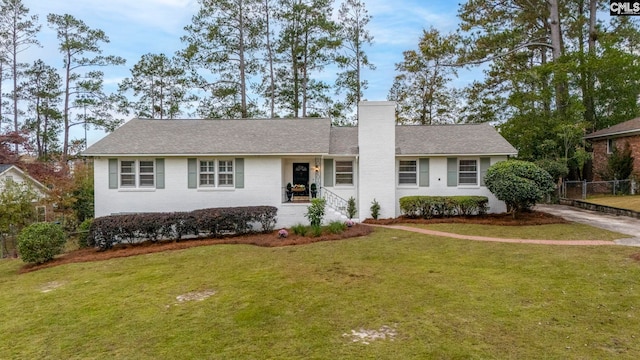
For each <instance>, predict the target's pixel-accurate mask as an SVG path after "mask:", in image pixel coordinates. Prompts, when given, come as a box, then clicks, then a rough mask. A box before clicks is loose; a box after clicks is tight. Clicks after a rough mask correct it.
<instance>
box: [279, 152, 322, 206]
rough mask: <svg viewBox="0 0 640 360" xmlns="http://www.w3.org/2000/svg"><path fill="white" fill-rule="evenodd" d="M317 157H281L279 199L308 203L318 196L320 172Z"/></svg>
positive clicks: (287, 201)
mask: <svg viewBox="0 0 640 360" xmlns="http://www.w3.org/2000/svg"><path fill="white" fill-rule="evenodd" d="M321 162H322V159H321V158H319V157H292V158H284V159H282V186H281V199H282V202H283V203H300V202H302V203H308V202H310V201H311V199H313V198H314V197H317V196H318V193H319V191H318V190H319V189H320V185H321V183H320V181H321V173H320V164H321Z"/></svg>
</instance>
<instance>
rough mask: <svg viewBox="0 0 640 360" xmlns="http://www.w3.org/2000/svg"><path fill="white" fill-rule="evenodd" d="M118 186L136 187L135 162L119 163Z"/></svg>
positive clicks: (124, 161)
mask: <svg viewBox="0 0 640 360" xmlns="http://www.w3.org/2000/svg"><path fill="white" fill-rule="evenodd" d="M120 186H122V187H136V162H135V161H133V160H122V161H120Z"/></svg>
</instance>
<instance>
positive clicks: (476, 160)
mask: <svg viewBox="0 0 640 360" xmlns="http://www.w3.org/2000/svg"><path fill="white" fill-rule="evenodd" d="M465 160H473V161H475V162H476V182H475V184H462V183H460V162H461V161H465ZM456 172H457V176H458V187H466V188H479V187H480V158H458V168H457V169H456ZM468 172H469V173H470V171H468Z"/></svg>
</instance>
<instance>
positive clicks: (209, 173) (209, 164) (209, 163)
mask: <svg viewBox="0 0 640 360" xmlns="http://www.w3.org/2000/svg"><path fill="white" fill-rule="evenodd" d="M200 186H216V162H215V160H200Z"/></svg>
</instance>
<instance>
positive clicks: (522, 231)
mask: <svg viewBox="0 0 640 360" xmlns="http://www.w3.org/2000/svg"><path fill="white" fill-rule="evenodd" d="M406 225H408V226H413V227H418V228H424V229H430V230H436V231H444V232H450V233H454V234H461V235H475V236H488V237H497V238H510V239H541V240H612V241H613V240H615V239H621V238H628V237H629V235H625V234H620V233H617V232H613V231H608V230H604V229H598V228H594V227H592V226H589V225H583V224H577V223H570V224H547V225H528V226H497V225H480V224H459V223H458V224H456V223H443V224H429V225H421V224H406Z"/></svg>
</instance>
